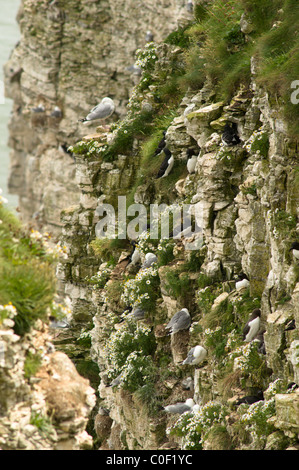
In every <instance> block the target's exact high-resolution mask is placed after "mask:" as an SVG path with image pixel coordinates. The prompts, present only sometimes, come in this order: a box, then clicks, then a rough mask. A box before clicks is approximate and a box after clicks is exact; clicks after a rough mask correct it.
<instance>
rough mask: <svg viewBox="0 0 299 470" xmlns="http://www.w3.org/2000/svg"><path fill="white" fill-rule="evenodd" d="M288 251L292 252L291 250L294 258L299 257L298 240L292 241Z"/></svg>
mask: <svg viewBox="0 0 299 470" xmlns="http://www.w3.org/2000/svg"><path fill="white" fill-rule="evenodd" d="M289 251H292V252H293V256H294V257H295V258H296V259H299V242H294V243H292V245H291V248H290V250H289Z"/></svg>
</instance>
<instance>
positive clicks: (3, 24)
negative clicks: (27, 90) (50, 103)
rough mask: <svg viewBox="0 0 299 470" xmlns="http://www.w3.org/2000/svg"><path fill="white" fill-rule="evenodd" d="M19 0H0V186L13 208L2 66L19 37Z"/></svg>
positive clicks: (9, 104) (8, 108)
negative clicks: (8, 183) (8, 184)
mask: <svg viewBox="0 0 299 470" xmlns="http://www.w3.org/2000/svg"><path fill="white" fill-rule="evenodd" d="M19 5H20V0H0V11H1V16H0V188H1V189H2V196H4V197H5V198H6V199H8V204H7V206H8V207H9V208H10V209H15V208H16V207H17V205H18V197H17V196H16V195H12V194H9V193H8V189H7V180H8V175H9V153H10V149H9V148H8V146H7V141H8V123H9V119H10V114H11V110H12V101H11V100H10V99H8V98H5V97H4V89H3V88H4V84H3V66H4V64H5V63H6V62H7V60H8V58H9V56H10V54H11V52H12V50H13V48H14V46H15V45H16V43H17V42H18V40H19V38H20V31H19V26H18V24H17V22H16V15H17V11H18V8H19Z"/></svg>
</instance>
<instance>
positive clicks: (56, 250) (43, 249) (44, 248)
mask: <svg viewBox="0 0 299 470" xmlns="http://www.w3.org/2000/svg"><path fill="white" fill-rule="evenodd" d="M23 240H24V239H23ZM28 244H29V247H30V249H31V251H32V253H34V254H36V255H44V256H46V257H48V258H49V259H50V260H58V259H60V258H64V259H66V258H67V247H66V245H62V244H61V242H60V241H59V242H58V243H55V242H53V241H52V237H51V235H50V234H49V233H48V232H44V233H40V232H39V231H38V230H34V229H31V231H30V233H29V240H28Z"/></svg>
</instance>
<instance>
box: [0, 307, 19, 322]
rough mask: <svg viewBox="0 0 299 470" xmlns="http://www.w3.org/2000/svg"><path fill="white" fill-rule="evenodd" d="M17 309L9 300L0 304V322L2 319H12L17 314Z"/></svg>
mask: <svg viewBox="0 0 299 470" xmlns="http://www.w3.org/2000/svg"><path fill="white" fill-rule="evenodd" d="M17 313H18V312H17V309H16V307H15V306H14V305H12V303H11V302H9V303H8V304H5V305H0V324H1V323H2V322H3V320H6V319H10V320H12V319H13V318H14V317H15V316H16V315H17Z"/></svg>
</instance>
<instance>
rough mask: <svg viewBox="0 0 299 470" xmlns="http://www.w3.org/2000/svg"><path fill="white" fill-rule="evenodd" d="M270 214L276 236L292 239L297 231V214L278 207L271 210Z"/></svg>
mask: <svg viewBox="0 0 299 470" xmlns="http://www.w3.org/2000/svg"><path fill="white" fill-rule="evenodd" d="M268 216H269V219H270V223H271V225H272V227H273V235H274V237H275V238H284V239H286V238H287V239H292V237H293V236H294V235H295V232H296V224H297V219H296V216H294V215H292V214H289V213H288V212H287V211H285V210H283V209H278V208H276V209H275V210H274V211H269V212H268Z"/></svg>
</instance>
